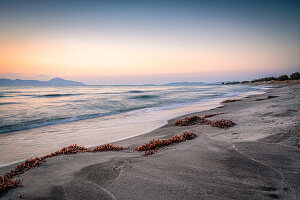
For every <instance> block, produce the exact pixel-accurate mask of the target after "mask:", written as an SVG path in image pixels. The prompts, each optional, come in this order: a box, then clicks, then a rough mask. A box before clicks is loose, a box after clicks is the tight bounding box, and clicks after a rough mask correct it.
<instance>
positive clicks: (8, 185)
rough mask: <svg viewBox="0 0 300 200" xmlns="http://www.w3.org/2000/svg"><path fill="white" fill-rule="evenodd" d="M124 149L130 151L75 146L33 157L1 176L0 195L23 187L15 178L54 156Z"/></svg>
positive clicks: (115, 147)
mask: <svg viewBox="0 0 300 200" xmlns="http://www.w3.org/2000/svg"><path fill="white" fill-rule="evenodd" d="M124 149H128V148H127V147H120V146H114V145H111V144H105V145H102V146H99V147H96V148H94V149H91V150H89V149H87V148H85V147H83V146H78V145H77V144H73V145H70V146H68V147H63V148H62V149H61V150H59V151H56V152H54V153H51V154H48V155H46V156H43V157H36V158H33V157H31V158H30V159H29V160H28V159H27V160H26V161H25V162H23V163H21V164H19V165H17V166H16V167H15V169H14V170H11V171H10V172H9V173H6V174H5V175H4V176H3V177H1V176H0V194H1V193H3V192H5V191H7V190H9V189H13V188H16V187H19V186H21V185H20V181H18V180H17V179H16V178H14V177H15V176H17V175H19V174H23V173H24V172H25V171H27V170H30V169H32V168H34V167H38V166H39V165H40V164H42V163H43V162H46V159H47V158H51V157H53V156H58V155H66V154H77V153H79V152H83V153H84V152H99V151H120V150H124Z"/></svg>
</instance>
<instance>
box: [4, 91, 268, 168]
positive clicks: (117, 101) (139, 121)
mask: <svg viewBox="0 0 300 200" xmlns="http://www.w3.org/2000/svg"><path fill="white" fill-rule="evenodd" d="M265 89H266V88H264V87H259V86H242V85H205V86H153V85H148V86H147V85H145V86H55V87H54V86H49V87H48V86H0V167H1V166H5V165H8V164H12V163H14V162H19V161H22V160H25V159H27V158H30V157H31V156H42V155H46V154H48V153H51V152H54V151H57V150H59V149H61V148H62V147H64V146H69V145H71V144H78V145H82V146H85V147H92V146H96V145H101V144H106V143H111V142H115V141H119V140H123V139H126V138H130V137H134V136H137V135H141V134H145V133H147V132H150V131H151V130H154V129H156V128H158V127H161V126H163V125H165V124H166V123H167V121H168V120H169V119H172V118H175V117H178V116H180V115H184V114H188V113H193V112H198V111H204V110H208V109H212V108H214V107H217V106H219V105H220V102H221V101H223V100H224V99H228V98H241V97H245V96H248V95H253V94H260V93H263V91H264V90H265Z"/></svg>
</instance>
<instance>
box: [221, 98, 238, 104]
mask: <svg viewBox="0 0 300 200" xmlns="http://www.w3.org/2000/svg"><path fill="white" fill-rule="evenodd" d="M235 101H240V99H227V100H225V101H222V103H231V102H235Z"/></svg>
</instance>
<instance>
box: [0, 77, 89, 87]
mask: <svg viewBox="0 0 300 200" xmlns="http://www.w3.org/2000/svg"><path fill="white" fill-rule="evenodd" d="M0 85H5V86H21V85H24V86H72V85H74V86H79V85H85V84H84V83H81V82H77V81H70V80H65V79H62V78H53V79H51V80H49V81H38V80H21V79H15V80H12V79H5V78H3V79H0Z"/></svg>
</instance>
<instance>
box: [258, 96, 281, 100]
mask: <svg viewBox="0 0 300 200" xmlns="http://www.w3.org/2000/svg"><path fill="white" fill-rule="evenodd" d="M277 97H279V96H271V95H270V96H268V97H266V98H262V99H255V100H253V101H263V100H269V99H274V98H277Z"/></svg>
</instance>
